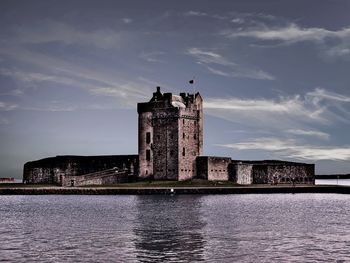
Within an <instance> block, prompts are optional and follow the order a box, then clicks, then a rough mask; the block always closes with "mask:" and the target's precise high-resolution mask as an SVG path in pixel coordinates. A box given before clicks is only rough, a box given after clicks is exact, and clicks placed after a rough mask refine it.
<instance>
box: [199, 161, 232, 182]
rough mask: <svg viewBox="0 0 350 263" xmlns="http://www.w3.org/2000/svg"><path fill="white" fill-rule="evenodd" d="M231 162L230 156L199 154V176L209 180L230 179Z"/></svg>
mask: <svg viewBox="0 0 350 263" xmlns="http://www.w3.org/2000/svg"><path fill="white" fill-rule="evenodd" d="M230 162H231V158H229V157H216V156H198V157H197V178H200V179H206V180H209V181H228V180H229V172H228V167H229V164H230Z"/></svg>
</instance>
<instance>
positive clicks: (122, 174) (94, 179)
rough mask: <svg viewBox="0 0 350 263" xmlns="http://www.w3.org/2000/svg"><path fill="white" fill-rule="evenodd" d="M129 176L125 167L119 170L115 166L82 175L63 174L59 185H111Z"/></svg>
mask: <svg viewBox="0 0 350 263" xmlns="http://www.w3.org/2000/svg"><path fill="white" fill-rule="evenodd" d="M130 176H132V175H130V174H128V171H127V170H126V169H125V170H121V171H119V170H118V169H116V168H113V169H108V170H103V171H100V172H95V173H91V174H84V175H76V176H73V175H72V176H69V175H63V176H62V177H61V186H87V185H112V184H118V183H124V182H128V181H130V178H129V177H130ZM131 179H132V178H131Z"/></svg>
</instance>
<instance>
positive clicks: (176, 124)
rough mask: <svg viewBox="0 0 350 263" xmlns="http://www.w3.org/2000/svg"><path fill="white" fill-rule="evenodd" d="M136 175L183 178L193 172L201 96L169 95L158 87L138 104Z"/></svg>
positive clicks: (200, 144)
mask: <svg viewBox="0 0 350 263" xmlns="http://www.w3.org/2000/svg"><path fill="white" fill-rule="evenodd" d="M137 110H138V114H139V164H140V173H139V177H140V178H143V179H154V180H187V179H191V178H194V177H195V175H196V157H197V156H199V155H201V154H202V151H203V133H202V127H203V124H202V115H203V109H202V98H201V96H200V94H199V93H196V94H188V93H187V94H186V93H180V95H173V94H172V93H164V94H163V93H162V92H161V91H160V88H159V87H157V91H156V92H155V93H153V96H152V98H151V100H150V101H149V102H145V103H138V105H137Z"/></svg>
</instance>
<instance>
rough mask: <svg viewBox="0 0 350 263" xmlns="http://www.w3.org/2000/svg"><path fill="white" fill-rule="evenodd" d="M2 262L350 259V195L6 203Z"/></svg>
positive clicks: (0, 209) (4, 199)
mask: <svg viewBox="0 0 350 263" xmlns="http://www.w3.org/2000/svg"><path fill="white" fill-rule="evenodd" d="M0 204H1V205H0V240H1V242H0V261H4V262H23V263H24V262H25V263H27V262H200V261H205V262H319V261H323V262H334V261H335V260H337V261H338V262H350V253H349V246H350V221H349V218H350V195H338V194H294V195H293V194H271V195H263V194H262V195H254V194H251V195H202V196H199V195H197V196H196V195H187V196H185V195H184V196H54V195H52V196H0Z"/></svg>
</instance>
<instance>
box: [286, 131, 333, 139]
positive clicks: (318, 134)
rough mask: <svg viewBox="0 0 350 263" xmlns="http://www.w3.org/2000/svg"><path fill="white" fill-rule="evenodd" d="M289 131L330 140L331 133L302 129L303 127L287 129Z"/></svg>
mask: <svg viewBox="0 0 350 263" xmlns="http://www.w3.org/2000/svg"><path fill="white" fill-rule="evenodd" d="M286 132H287V133H290V134H294V135H302V136H315V137H318V138H320V139H324V140H328V139H329V134H328V133H325V132H321V131H316V130H302V129H289V130H287V131H286Z"/></svg>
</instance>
